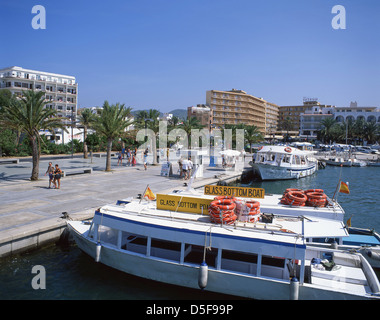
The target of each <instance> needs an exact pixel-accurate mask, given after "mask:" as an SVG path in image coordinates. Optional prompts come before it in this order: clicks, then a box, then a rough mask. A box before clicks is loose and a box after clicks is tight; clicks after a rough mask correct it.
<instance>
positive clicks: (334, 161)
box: [325, 157, 352, 167]
mask: <svg viewBox="0 0 380 320" xmlns="http://www.w3.org/2000/svg"><path fill="white" fill-rule="evenodd" d="M325 162H326V164H328V165H330V166H339V167H352V161H351V160H344V158H341V157H335V158H329V159H327V160H325Z"/></svg>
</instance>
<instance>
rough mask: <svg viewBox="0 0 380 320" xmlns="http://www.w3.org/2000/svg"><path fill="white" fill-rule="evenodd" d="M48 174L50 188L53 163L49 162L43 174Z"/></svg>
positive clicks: (52, 177) (52, 178) (52, 176)
mask: <svg viewBox="0 0 380 320" xmlns="http://www.w3.org/2000/svg"><path fill="white" fill-rule="evenodd" d="M47 174H48V175H49V189H50V188H51V184H52V183H53V180H54V168H53V163H51V162H49V166H48V168H47V170H46V173H45V176H46V175H47Z"/></svg>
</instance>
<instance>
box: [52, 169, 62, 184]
mask: <svg viewBox="0 0 380 320" xmlns="http://www.w3.org/2000/svg"><path fill="white" fill-rule="evenodd" d="M61 176H62V170H61V168H60V167H59V166H58V164H56V165H55V169H54V181H53V183H54V187H55V188H56V189H60V188H61ZM57 182H58V187H57Z"/></svg>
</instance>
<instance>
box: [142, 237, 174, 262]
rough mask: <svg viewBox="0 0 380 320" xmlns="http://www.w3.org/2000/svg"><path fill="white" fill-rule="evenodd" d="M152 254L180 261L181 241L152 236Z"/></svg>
mask: <svg viewBox="0 0 380 320" xmlns="http://www.w3.org/2000/svg"><path fill="white" fill-rule="evenodd" d="M150 255H151V256H152V257H157V258H163V259H168V260H174V261H176V262H180V258H181V243H179V242H174V241H167V240H160V239H154V238H152V241H151V247H150Z"/></svg>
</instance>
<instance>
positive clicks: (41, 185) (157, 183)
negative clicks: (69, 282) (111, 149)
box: [0, 157, 248, 256]
mask: <svg viewBox="0 0 380 320" xmlns="http://www.w3.org/2000/svg"><path fill="white" fill-rule="evenodd" d="M49 161H51V160H46V159H41V165H40V180H39V181H34V182H32V181H28V178H29V176H30V174H31V162H29V161H22V162H20V163H19V164H9V165H4V164H3V165H0V175H1V176H0V256H2V255H4V254H5V253H7V252H9V251H12V252H15V251H16V250H20V249H22V247H27V246H30V245H31V246H34V245H36V246H38V243H37V244H36V242H43V241H44V240H48V239H44V238H41V236H40V238H39V239H37V240H36V239H31V238H32V237H33V236H34V235H36V236H37V235H41V234H43V233H46V235H45V237H46V238H49V237H52V236H53V235H48V234H47V233H48V231H49V230H52V229H54V228H60V227H64V226H65V225H66V224H65V220H64V219H62V213H63V212H67V213H68V214H69V216H70V217H71V218H72V219H75V220H78V219H87V218H91V217H92V216H93V214H94V209H96V208H98V207H100V206H102V205H105V204H108V203H116V201H117V200H119V199H124V198H127V197H131V196H133V197H137V195H138V194H139V193H140V194H142V193H143V192H144V190H145V188H146V186H147V185H148V184H149V186H150V188H151V190H152V191H153V192H155V193H160V192H165V191H169V190H173V189H182V188H185V186H184V182H187V181H184V180H182V179H180V178H179V176H178V174H177V171H178V165H177V163H176V162H174V163H173V177H163V176H161V175H160V172H161V165H158V166H148V170H146V171H145V170H144V168H143V166H142V165H137V166H136V167H126V166H125V165H124V166H117V158H116V157H114V158H113V159H112V172H105V171H104V168H105V158H100V159H99V158H93V163H92V164H91V163H90V162H91V160H90V159H83V158H71V157H69V158H65V159H59V160H58V159H54V160H53V161H52V162H53V165H54V164H55V163H59V164H60V167H61V168H64V169H65V168H70V167H79V166H92V167H93V168H94V171H93V173H92V174H78V175H74V176H68V177H65V178H62V179H61V189H49V188H48V184H49V183H48V177H47V176H44V173H45V171H46V168H47V166H48V162H49ZM247 163H248V161H246V164H247ZM234 175H235V176H236V175H237V174H234ZM215 176H219V177H220V178H222V179H223V177H224V178H228V177H231V175H225V171H224V169H222V168H217V167H207V166H206V165H205V166H204V177H203V178H197V179H195V181H194V184H193V186H194V187H196V186H200V185H205V184H207V183H216V182H217V181H218V178H215ZM1 177H3V178H1ZM60 231H62V229H61V230H60ZM16 240H19V241H18V242H19V244H18V245H17V246H16V245H15V241H16ZM12 243H13V244H12Z"/></svg>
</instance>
